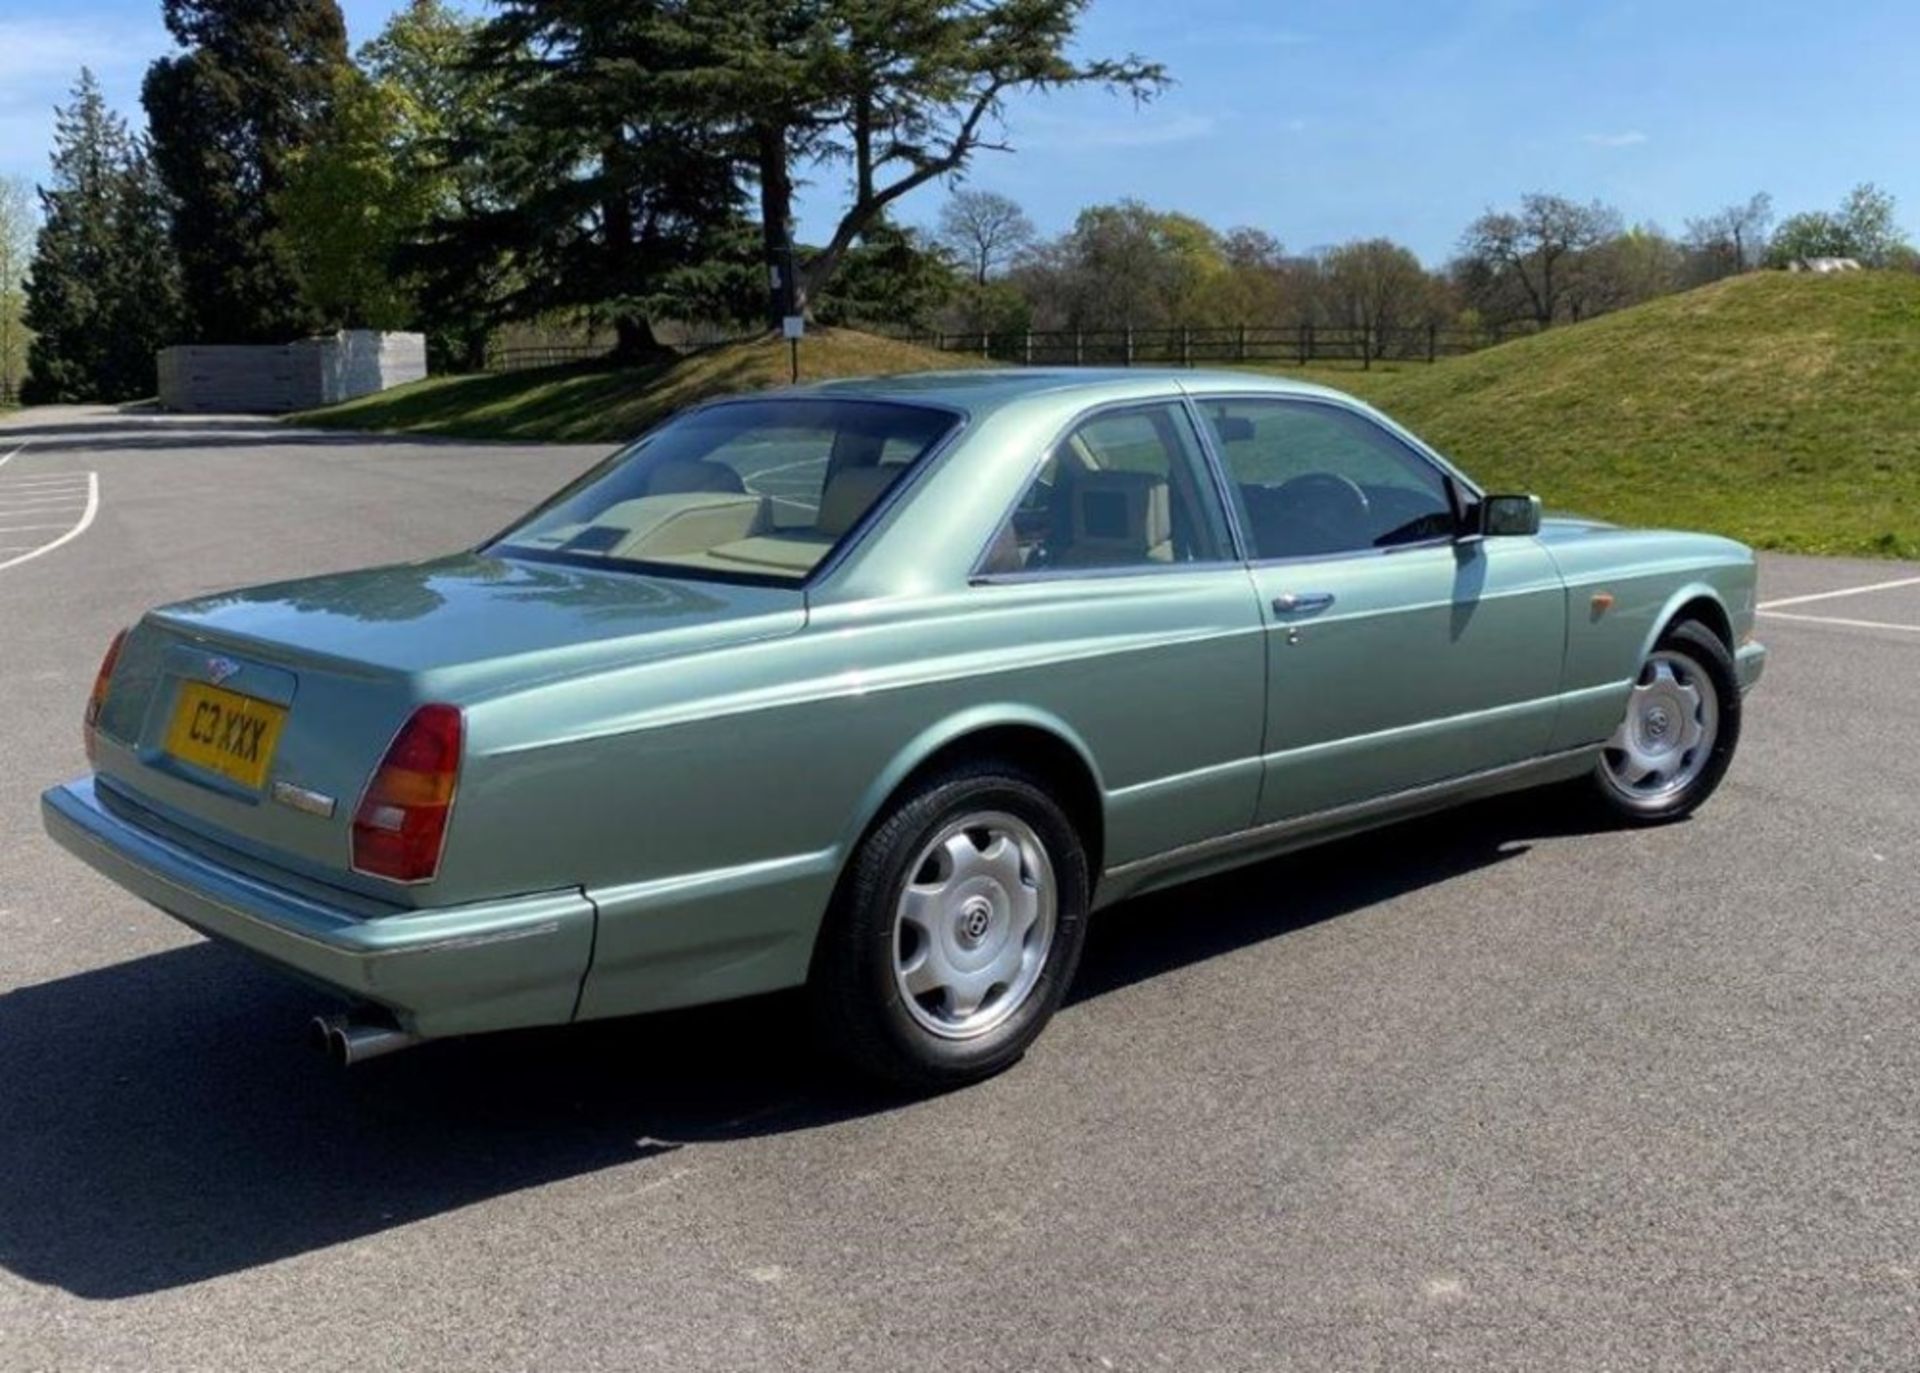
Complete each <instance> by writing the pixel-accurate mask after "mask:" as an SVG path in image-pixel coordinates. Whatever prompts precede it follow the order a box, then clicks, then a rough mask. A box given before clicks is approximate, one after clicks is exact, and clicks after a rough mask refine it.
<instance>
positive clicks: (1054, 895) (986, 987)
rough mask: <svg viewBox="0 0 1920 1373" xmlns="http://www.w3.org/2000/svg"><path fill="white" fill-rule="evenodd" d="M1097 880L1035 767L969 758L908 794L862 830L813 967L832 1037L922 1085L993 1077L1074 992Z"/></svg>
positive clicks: (908, 1084) (819, 1006)
mask: <svg viewBox="0 0 1920 1373" xmlns="http://www.w3.org/2000/svg"><path fill="white" fill-rule="evenodd" d="M1089 889H1090V883H1089V878H1088V873H1087V858H1086V851H1085V848H1084V846H1083V845H1082V843H1081V841H1080V837H1079V835H1078V834H1077V833H1076V831H1075V829H1074V826H1073V824H1072V822H1071V821H1070V820H1069V819H1068V817H1067V815H1066V814H1065V813H1064V812H1063V811H1062V809H1061V808H1060V806H1059V805H1058V804H1057V803H1056V802H1055V801H1054V800H1053V798H1052V797H1051V796H1050V795H1049V794H1048V792H1047V789H1046V787H1045V785H1044V784H1043V783H1042V782H1041V781H1040V780H1039V779H1038V778H1036V777H1033V776H1031V775H1029V774H1027V773H1026V772H1024V771H1022V770H1021V769H1019V768H1018V767H1017V766H1014V765H1012V764H1009V763H1004V762H979V763H968V764H963V765H960V766H957V767H954V768H950V769H947V770H944V771H942V772H939V773H937V774H935V775H932V776H929V777H927V778H926V779H924V780H923V781H921V782H919V783H918V784H916V785H915V786H914V787H913V788H912V790H911V791H909V792H908V793H906V794H905V795H903V796H901V797H899V798H897V799H896V800H895V802H894V803H893V804H892V807H891V809H890V810H889V811H888V812H887V813H886V814H885V815H884V816H883V817H882V818H881V819H880V821H879V822H878V823H877V824H876V825H875V826H874V827H873V829H872V830H871V831H870V832H869V833H868V834H867V836H866V837H865V839H863V840H862V841H861V844H860V846H859V848H858V849H857V850H856V851H855V853H854V855H853V859H852V861H851V863H850V864H849V865H848V868H847V871H846V872H845V874H844V875H843V877H842V879H841V883H840V886H839V889H838V891H837V893H836V896H835V900H834V903H833V907H832V909H831V910H830V911H829V913H828V916H827V919H826V921H825V923H824V924H823V926H822V928H821V932H820V937H819V940H818V942H817V943H816V945H815V949H814V956H813V966H812V969H811V972H810V974H809V978H808V989H807V990H808V999H809V1001H810V1003H811V1010H812V1015H813V1020H814V1023H815V1026H816V1028H817V1030H818V1031H819V1033H820V1035H821V1038H822V1039H823V1040H824V1042H825V1044H826V1046H827V1047H828V1048H829V1049H830V1050H831V1051H832V1052H834V1053H835V1054H836V1055H837V1056H838V1057H840V1058H841V1059H842V1060H843V1061H844V1062H845V1063H847V1064H848V1065H850V1066H851V1067H853V1068H854V1069H856V1070H857V1071H858V1072H860V1073H862V1074H863V1075H865V1076H867V1077H869V1078H874V1079H878V1080H880V1081H882V1082H884V1083H888V1084H891V1085H893V1086H896V1087H903V1088H907V1089H910V1090H914V1091H937V1090H941V1089H944V1088H948V1087H955V1086H960V1085H962V1084H965V1083H968V1082H974V1081H978V1080H979V1079H981V1078H985V1077H990V1076H992V1075H993V1074H995V1073H998V1072H1000V1071H1001V1070H1003V1069H1004V1068H1006V1067H1008V1066H1009V1065H1011V1064H1012V1063H1014V1062H1015V1061H1016V1060H1018V1059H1019V1058H1020V1056H1021V1055H1022V1054H1024V1053H1025V1052H1026V1050H1027V1048H1028V1046H1029V1045H1031V1044H1032V1043H1033V1041H1034V1040H1035V1039H1036V1038H1037V1037H1038V1036H1039V1034H1040V1032H1041V1030H1043V1029H1044V1028H1045V1027H1046V1024H1047V1021H1048V1020H1049V1019H1051V1018H1052V1016H1053V1013H1054V1011H1055V1010H1057V1009H1058V1008H1059V1005H1060V1002H1061V1000H1062V999H1063V998H1064V997H1065V995H1066V992H1067V988H1068V986H1069V985H1070V984H1071V982H1072V981H1073V975H1074V971H1075V969H1076V968H1077V967H1078V965H1079V961H1080V952H1081V949H1082V947H1083V946H1084V944H1085V940H1086V922H1087V906H1088V895H1089Z"/></svg>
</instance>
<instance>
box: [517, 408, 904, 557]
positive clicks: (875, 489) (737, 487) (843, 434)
mask: <svg viewBox="0 0 1920 1373" xmlns="http://www.w3.org/2000/svg"><path fill="white" fill-rule="evenodd" d="M925 446H926V444H925V442H924V441H923V440H922V438H920V437H916V436H913V435H901V434H899V433H897V432H889V431H887V430H884V429H881V428H878V427H862V426H860V425H857V424H843V425H841V426H839V427H837V428H833V429H829V430H816V431H807V432H793V431H788V432H783V433H766V432H762V433H748V434H745V435H736V436H731V437H730V438H729V440H728V441H727V442H725V443H722V444H721V445H719V446H718V447H717V448H715V449H713V450H711V451H710V452H708V453H707V454H706V455H704V456H698V457H680V456H676V457H672V458H663V459H660V460H656V461H653V462H651V463H646V462H644V461H643V462H642V463H641V464H640V465H639V467H640V473H639V476H638V485H639V489H638V491H637V492H636V493H635V494H631V495H627V496H626V497H625V498H624V499H619V500H615V501H614V502H613V503H611V504H609V505H607V506H605V507H604V508H603V509H600V510H599V511H597V512H595V513H594V514H592V515H591V517H590V518H587V519H584V520H578V519H576V520H563V521H560V522H556V523H553V524H550V525H548V526H546V527H539V525H538V522H536V524H535V527H534V528H533V529H531V530H529V531H527V532H525V533H518V534H515V535H514V536H513V540H512V541H513V542H514V543H516V544H519V545H522V546H525V547H531V548H539V549H544V550H551V551H556V552H561V553H568V554H576V555H577V554H588V555H595V556H599V557H604V558H607V559H609V560H614V561H621V562H639V563H666V564H671V565H674V566H681V567H687V568H699V569H705V570H709V571H715V572H721V573H727V572H733V573H745V574H754V575H765V576H776V577H782V578H787V577H790V578H793V579H794V580H799V579H800V578H802V577H804V576H806V574H807V573H808V572H809V571H811V570H812V568H813V567H814V566H815V565H816V564H817V563H819V562H820V561H821V559H823V558H824V557H825V556H826V555H827V553H828V551H829V550H830V549H832V547H833V546H834V544H836V543H837V542H838V541H839V540H840V539H841V538H842V536H844V535H845V534H846V533H847V532H848V531H849V530H851V529H852V528H853V527H854V526H855V525H856V524H858V523H859V522H860V520H861V518H862V517H863V516H864V515H865V514H866V513H867V511H868V510H869V509H871V508H872V507H873V505H874V504H875V503H876V502H877V501H879V500H880V498H881V497H882V496H884V495H885V494H886V492H887V490H888V489H889V488H890V487H891V486H892V485H893V483H894V482H895V481H897V480H898V479H899V477H900V475H901V474H902V473H904V472H905V471H906V470H907V467H908V466H909V464H910V463H911V461H912V459H913V458H915V457H916V456H918V454H919V453H920V452H921V451H922V450H923V449H924V448H925Z"/></svg>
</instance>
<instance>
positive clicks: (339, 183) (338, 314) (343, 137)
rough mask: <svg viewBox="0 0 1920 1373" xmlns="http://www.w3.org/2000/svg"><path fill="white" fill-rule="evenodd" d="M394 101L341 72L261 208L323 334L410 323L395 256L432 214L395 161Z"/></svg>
mask: <svg viewBox="0 0 1920 1373" xmlns="http://www.w3.org/2000/svg"><path fill="white" fill-rule="evenodd" d="M402 146H403V145H402V142H401V112H400V102H399V98H398V97H397V95H396V94H395V92H394V91H393V90H391V89H390V88H389V87H386V86H384V85H381V84H379V83H377V82H375V81H371V80H369V79H368V78H366V77H365V76H362V75H361V74H360V73H359V72H357V71H355V70H353V69H352V68H348V69H346V70H344V71H342V72H341V74H340V77H339V86H338V89H337V90H336V92H335V94H334V98H333V103H332V109H331V112H330V114H329V117H328V120H327V123H326V125H325V127H324V128H322V129H321V130H320V132H319V133H318V134H317V135H316V137H315V139H314V141H313V142H312V143H311V144H309V145H308V146H306V147H304V148H300V149H297V150H296V151H295V152H294V153H293V154H292V155H290V156H289V157H288V159H287V169H286V185H285V186H284V187H283V188H282V189H281V190H279V191H278V192H276V193H275V194H274V196H273V197H272V199H271V201H270V202H269V208H270V210H271V211H272V215H273V218H274V221H275V223H276V226H277V227H276V228H275V229H274V230H273V233H274V234H275V236H276V238H277V241H278V242H277V246H278V248H279V249H280V250H281V253H282V255H283V257H284V259H285V261H286V264H287V267H288V270H289V271H290V272H291V274H292V276H293V278H294V280H295V281H296V282H297V283H298V284H299V287H300V296H301V299H302V300H303V301H304V302H305V303H306V305H307V307H308V308H309V309H310V310H311V311H312V313H313V316H314V318H315V319H316V320H317V321H318V323H319V324H320V326H321V327H322V328H326V329H401V328H405V327H406V326H407V325H409V324H411V323H412V322H413V314H414V302H413V293H412V291H411V289H410V285H409V283H408V282H407V281H406V280H405V279H404V278H403V277H402V276H401V275H400V272H399V269H398V267H397V265H396V259H397V256H398V254H399V251H400V248H401V247H402V245H403V244H405V243H407V242H409V241H411V240H413V239H414V238H416V237H418V235H419V233H420V232H421V230H422V228H423V226H424V225H425V223H426V220H427V215H428V213H429V212H430V211H431V209H432V208H433V204H434V193H435V187H434V184H433V182H432V180H431V178H428V177H423V176H420V175H417V174H413V173H412V171H411V169H410V168H409V167H408V166H406V165H405V163H404V162H403V160H402V156H401V153H402Z"/></svg>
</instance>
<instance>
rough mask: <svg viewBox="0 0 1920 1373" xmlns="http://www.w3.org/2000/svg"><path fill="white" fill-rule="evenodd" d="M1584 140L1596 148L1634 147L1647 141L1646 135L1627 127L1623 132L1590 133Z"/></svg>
mask: <svg viewBox="0 0 1920 1373" xmlns="http://www.w3.org/2000/svg"><path fill="white" fill-rule="evenodd" d="M1585 141H1586V142H1588V143H1591V144H1592V145H1593V146H1594V147H1596V148H1635V147H1638V146H1639V145H1640V144H1642V143H1645V142H1646V141H1647V136H1646V135H1645V134H1643V133H1641V132H1640V130H1638V129H1628V130H1627V131H1626V132H1624V133H1590V134H1587V135H1586V136H1585Z"/></svg>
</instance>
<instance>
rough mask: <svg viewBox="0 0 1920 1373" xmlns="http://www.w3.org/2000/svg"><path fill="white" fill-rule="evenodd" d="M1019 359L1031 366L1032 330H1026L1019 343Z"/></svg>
mask: <svg viewBox="0 0 1920 1373" xmlns="http://www.w3.org/2000/svg"><path fill="white" fill-rule="evenodd" d="M1020 361H1021V362H1022V363H1024V364H1026V365H1027V366H1028V367H1031V366H1033V330H1031V329H1029V330H1027V334H1026V338H1025V339H1024V340H1023V341H1022V342H1021V345H1020Z"/></svg>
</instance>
